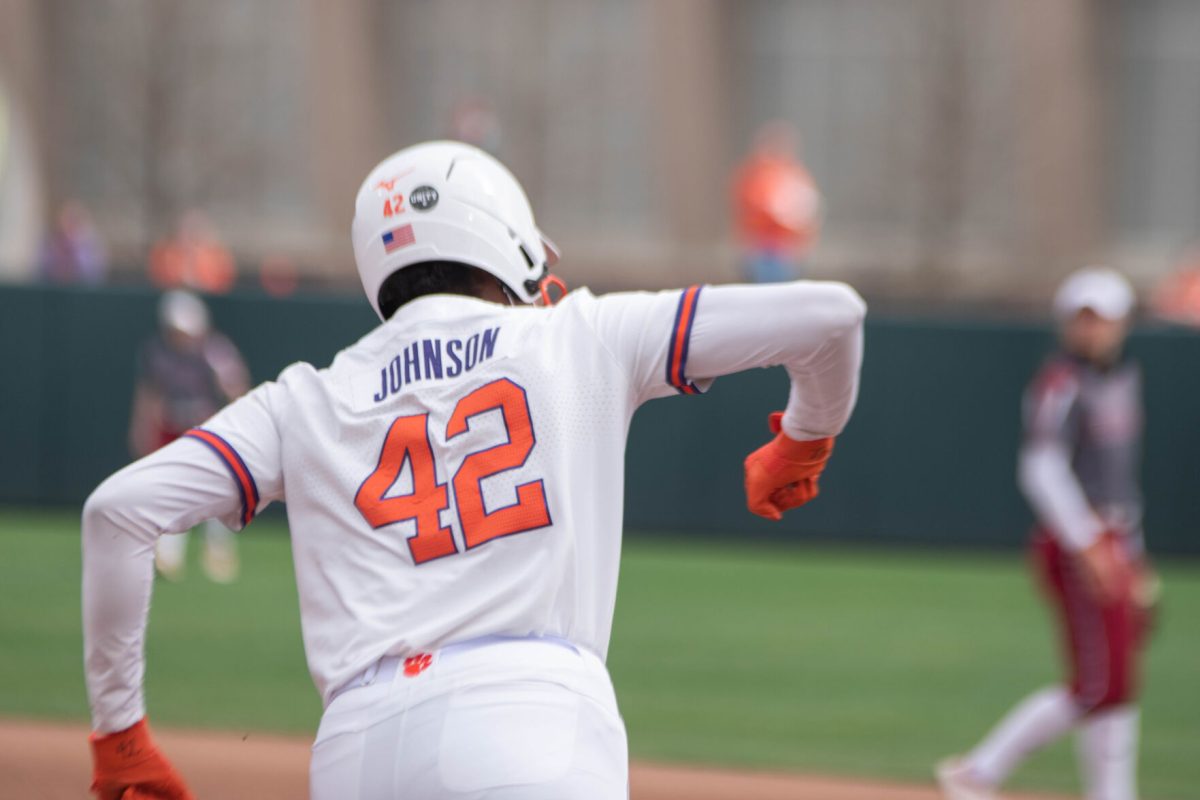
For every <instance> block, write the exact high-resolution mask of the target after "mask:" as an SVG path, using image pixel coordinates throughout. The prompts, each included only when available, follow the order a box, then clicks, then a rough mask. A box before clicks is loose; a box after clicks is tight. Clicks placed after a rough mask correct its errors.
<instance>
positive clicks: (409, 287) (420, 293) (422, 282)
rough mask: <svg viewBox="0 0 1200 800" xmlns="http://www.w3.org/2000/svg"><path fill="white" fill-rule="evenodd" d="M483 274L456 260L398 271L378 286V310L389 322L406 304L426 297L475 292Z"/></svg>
mask: <svg viewBox="0 0 1200 800" xmlns="http://www.w3.org/2000/svg"><path fill="white" fill-rule="evenodd" d="M486 276H487V273H486V272H483V271H482V270H478V269H476V268H475V267H469V266H467V265H466V264H460V263H458V262H456V261H425V262H423V263H420V264H413V265H412V266H408V267H405V268H404V269H398V270H396V271H395V272H393V273H392V274H391V275H389V276H388V277H387V280H385V281H384V282H383V285H382V286H380V287H379V311H380V313H381V314H383V318H384V319H391V318H392V315H393V314H395V313H396V310H397V309H399V308H400V307H401V306H402V305H404V304H405V303H407V302H409V301H411V300H416V299H417V298H418V297H424V296H425V295H427V294H465V295H470V296H474V295H475V294H477V293H478V290H479V284H480V282H481V281H482V280H483V279H484V278H485V277H486Z"/></svg>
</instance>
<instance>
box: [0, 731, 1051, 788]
mask: <svg viewBox="0 0 1200 800" xmlns="http://www.w3.org/2000/svg"><path fill="white" fill-rule="evenodd" d="M155 736H156V737H157V738H158V740H159V741H160V742H161V743H162V745H163V748H164V749H165V750H167V751H168V752H169V753H170V754H171V758H172V759H173V760H174V761H175V763H176V765H177V766H178V767H179V769H180V770H181V771H182V772H183V774H184V775H185V776H187V778H188V781H189V782H190V783H191V786H192V789H193V790H195V792H196V794H197V796H198V797H201V798H221V799H222V800H269V799H270V798H303V797H306V796H307V794H308V754H309V742H308V741H307V740H304V739H298V738H289V737H282V736H269V735H265V734H257V733H252V734H240V733H217V732H211V731H205V732H196V731H176V730H157V729H156V731H155ZM86 737H87V730H86V729H85V728H83V727H81V726H78V725H66V724H56V723H46V722H24V721H6V720H0V800H6V799H7V798H12V799H13V800H16V798H21V800H28V798H38V799H39V800H60V798H63V799H65V798H71V800H76V798H82V797H84V796H85V789H86V787H87V783H88V777H89V776H88V772H89V769H90V767H89V763H88V754H87V745H86ZM631 783H632V792H631V794H632V797H633V799H634V800H675V799H676V798H680V800H682V799H683V798H687V800H743V799H744V798H755V800H939V798H940V797H941V795H940V794H939V793H938V792H937V791H936V790H935V789H933V788H931V787H929V786H914V785H903V784H891V783H879V782H868V781H858V780H849V779H842V778H823V777H814V776H808V775H790V774H784V773H756V772H737V771H732V770H716V769H707V768H695V767H681V766H664V765H658V764H634V766H633V768H632V772H631ZM1011 798H1012V800H1018V798H1020V800H1052V798H1050V797H1049V796H1045V795H1043V796H1039V797H1037V798H1034V797H1033V796H1030V795H1019V796H1018V795H1012V796H1011Z"/></svg>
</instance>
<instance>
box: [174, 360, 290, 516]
mask: <svg viewBox="0 0 1200 800" xmlns="http://www.w3.org/2000/svg"><path fill="white" fill-rule="evenodd" d="M281 391H282V389H281V387H280V386H279V384H276V383H264V384H262V385H261V386H259V387H258V388H256V389H254V390H253V391H251V392H249V393H247V394H246V395H245V396H243V397H240V398H238V399H237V400H235V401H233V402H232V403H230V404H229V405H228V406H226V407H225V408H224V409H222V410H221V411H219V412H217V413H216V414H215V415H214V416H213V417H211V418H209V419H208V421H206V422H204V423H203V424H202V425H200V426H199V427H196V428H193V429H191V430H190V431H188V432H187V433H185V434H184V435H183V437H182V438H184V439H185V440H188V441H190V442H193V443H195V444H194V446H197V447H200V448H203V449H204V450H205V451H207V453H208V454H210V455H209V456H208V457H211V458H215V459H216V460H217V461H219V462H220V464H221V465H222V466H223V467H224V469H225V471H226V473H227V474H228V476H229V479H230V482H231V485H232V487H233V489H234V490H235V492H236V495H237V498H238V501H239V502H238V507H237V509H236V511H234V512H231V513H229V514H227V515H225V516H224V517H221V521H222V522H223V523H225V525H226V526H228V527H229V528H232V529H233V530H240V529H242V528H244V527H245V526H246V525H249V524H250V522H251V520H253V519H254V517H255V515H257V514H258V512H259V511H261V510H262V509H264V508H266V507H267V506H268V505H269V504H270V503H271V501H273V500H279V499H282V497H283V464H282V442H281V440H280V434H279V431H280V421H279V415H280V409H279V405H280V404H281V400H280V397H279V395H280V393H281Z"/></svg>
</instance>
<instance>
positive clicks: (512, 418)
mask: <svg viewBox="0 0 1200 800" xmlns="http://www.w3.org/2000/svg"><path fill="white" fill-rule="evenodd" d="M353 238H354V249H355V256H356V260H357V262H358V267H359V271H360V273H361V277H362V281H363V286H364V288H365V290H366V293H367V297H368V298H369V300H370V302H371V304H372V306H373V307H374V308H375V310H376V311H377V312H378V313H379V314H380V317H381V319H383V320H384V321H383V324H381V325H380V326H379V327H378V328H376V329H375V330H373V331H372V332H371V333H369V334H367V335H366V336H365V337H363V338H362V339H361V340H360V341H358V342H357V343H354V344H352V345H350V346H349V347H347V348H346V349H345V350H343V351H342V352H341V353H339V354H338V356H337V357H336V358H335V359H334V361H333V363H332V364H331V365H330V366H329V367H328V368H325V369H316V368H314V367H312V366H310V365H308V364H304V363H300V364H294V365H292V366H291V367H288V368H287V369H285V370H284V371H283V373H282V374H281V375H280V376H279V379H278V380H276V381H274V382H270V383H265V384H263V385H261V386H259V387H258V388H257V389H255V390H253V391H252V392H250V393H249V394H248V395H246V396H245V397H243V398H242V399H240V400H238V401H236V402H235V403H233V404H231V405H230V406H228V407H227V408H226V409H224V410H223V411H221V412H220V413H218V414H217V415H216V416H214V417H213V418H212V419H210V420H209V421H207V422H206V423H204V425H202V426H201V427H199V428H197V429H195V430H193V431H191V432H189V433H188V434H187V435H186V436H184V437H183V438H181V439H180V440H179V441H177V442H174V443H172V444H170V445H168V446H167V447H164V448H163V449H161V450H159V451H158V452H156V453H154V454H153V455H150V456H148V457H147V458H144V459H142V460H140V461H138V462H136V463H134V464H132V465H130V466H129V467H126V468H125V469H123V470H121V471H120V472H118V473H117V474H115V475H114V476H112V477H111V478H109V479H108V480H107V481H105V482H104V483H103V484H102V485H101V486H100V487H99V488H98V489H97V490H96V491H95V492H94V493H93V495H92V496H91V498H89V500H88V502H87V504H86V506H85V508H84V513H83V539H84V575H83V593H84V623H85V650H86V667H87V669H86V672H87V685H88V693H89V697H90V700H91V708H92V715H93V727H94V730H95V733H94V734H93V737H92V739H93V751H94V756H95V767H96V769H95V776H94V777H95V782H94V784H93V788H94V789H95V790H96V791H97V792H99V793H100V795H101V797H118V796H120V795H119V791H121V790H123V787H125V786H140V787H158V788H157V789H156V791H159V792H160V794H158V795H154V796H163V797H189V796H190V795H189V794H188V793H187V789H186V788H185V786H184V784H183V781H182V779H181V778H180V777H179V776H178V775H177V774H176V773H175V772H174V770H173V769H172V768H171V767H170V765H169V763H168V762H167V761H166V759H165V758H164V757H163V756H162V754H161V753H159V752H158V751H157V749H156V748H155V747H154V745H153V741H152V739H151V738H150V735H149V732H148V729H147V728H146V723H145V720H144V717H145V708H144V703H143V695H142V669H143V656H142V651H143V637H144V631H145V624H146V613H147V609H148V605H149V599H150V592H151V584H152V577H153V549H154V542H155V540H156V538H157V537H158V536H159V535H161V534H164V533H168V532H172V531H180V530H186V529H187V528H189V527H190V526H192V525H194V524H196V523H197V522H199V521H201V520H204V519H208V518H213V517H215V518H219V519H221V520H223V521H225V522H226V523H227V524H228V525H230V526H231V527H234V528H241V527H243V526H245V525H246V524H248V523H249V522H250V521H251V520H252V519H253V518H254V516H255V514H256V513H258V512H259V511H261V510H262V509H263V508H264V507H265V506H266V505H267V504H269V503H270V502H271V501H273V500H286V501H287V511H288V521H289V526H290V529H291V536H292V546H293V553H294V557H295V568H296V580H297V584H298V588H299V597H300V611H301V624H302V627H303V634H304V644H305V650H306V654H307V658H308V664H309V669H310V671H311V673H312V677H313V680H314V682H315V683H316V686H317V689H318V691H319V692H320V693H321V696H322V699H323V701H324V704H325V712H324V716H323V718H322V721H321V725H320V730H319V732H318V734H317V739H316V744H315V746H314V751H313V759H312V776H311V785H312V796H313V797H314V798H317V800H322V799H323V798H339V800H343V799H345V798H399V797H406V798H407V797H411V798H510V797H511V798H517V797H519V798H557V799H559V800H561V799H562V798H620V797H625V796H626V794H627V754H626V740H625V730H624V726H623V724H622V721H621V718H620V716H619V714H618V712H617V704H616V700H615V698H614V695H613V689H612V685H611V683H610V681H609V678H608V674H607V672H606V670H605V667H604V658H605V654H606V651H607V649H608V642H609V633H610V628H611V625H612V616H613V606H614V602H615V599H616V587H617V568H618V563H619V560H620V546H621V520H622V485H623V480H624V458H625V438H626V435H627V433H628V430H629V423H630V419H631V418H632V415H633V412H634V411H635V410H636V409H637V408H638V406H640V405H641V404H642V403H644V402H646V401H647V400H650V399H652V398H656V397H666V396H669V395H675V394H694V393H697V392H700V391H703V390H704V389H705V388H706V387H707V386H708V384H709V383H710V382H711V381H712V379H713V378H716V377H718V376H720V375H726V374H729V373H732V372H737V371H740V370H744V369H748V368H750V367H765V366H772V365H783V366H784V367H786V369H787V370H788V373H789V374H790V376H791V379H792V390H791V394H790V397H789V398H788V402H787V409H786V411H785V412H784V414H783V415H782V417H781V418H776V419H775V420H773V425H774V426H775V429H776V430H777V431H778V435H777V436H776V438H775V440H774V441H772V442H771V443H769V444H768V445H766V446H765V447H763V448H761V449H760V450H759V451H756V453H754V454H752V455H751V457H750V458H748V459H747V492H748V495H749V497H748V500H749V503H750V506H751V510H752V511H755V513H759V514H762V515H764V516H769V517H773V518H778V516H779V514H780V513H781V512H782V511H783V510H785V509H787V508H790V507H793V506H795V505H799V504H801V503H803V502H806V501H807V500H808V499H811V497H812V496H814V495H815V494H816V480H817V476H818V475H819V473H820V471H821V469H822V468H823V466H824V463H825V459H826V458H827V457H828V454H829V451H830V447H831V445H832V437H833V436H834V435H836V434H837V433H839V432H840V431H841V429H842V427H843V425H844V424H845V423H846V420H847V418H848V417H849V415H850V412H851V409H852V408H853V406H854V401H855V397H856V394H857V388H858V373H859V364H860V361H861V357H862V320H863V315H864V313H865V308H864V305H863V303H862V301H861V299H860V298H859V297H858V295H857V294H856V293H855V292H854V291H853V290H852V289H850V288H849V287H847V286H844V285H842V284H835V283H814V282H800V283H793V284H785V285H775V286H767V287H743V286H729V287H705V288H701V287H693V288H691V289H687V290H683V291H668V292H660V293H627V294H613V295H607V296H603V297H594V296H593V295H591V294H590V293H589V292H587V291H586V290H580V291H577V292H573V293H571V294H569V295H567V296H566V297H565V298H564V299H563V300H562V301H561V302H559V303H558V304H557V305H553V306H550V305H548V304H544V305H538V304H537V299H538V295H539V290H541V292H542V293H543V294H544V291H545V288H544V286H545V283H544V282H545V280H546V279H547V276H548V275H549V272H548V268H549V266H550V263H551V261H552V259H553V258H554V257H555V256H554V254H553V251H552V248H551V247H550V246H549V245H548V243H546V241H545V240H544V238H543V237H542V235H541V234H540V232H539V231H538V230H537V228H536V227H535V226H534V220H533V216H532V212H531V211H530V208H529V205H528V201H527V200H526V198H525V195H524V193H523V191H522V189H521V187H520V185H519V184H518V183H517V181H516V179H515V178H514V177H513V176H512V175H511V174H510V173H509V172H508V171H507V170H506V169H505V168H504V167H503V166H502V165H501V164H500V163H499V162H497V161H496V160H495V159H493V158H491V157H490V156H488V155H486V154H485V153H483V152H482V151H479V150H477V149H475V148H472V147H468V146H466V145H462V144H458V143H451V142H434V143H427V144H423V145H418V146H416V147H412V148H409V149H406V150H402V151H400V152H399V153H396V154H395V155H393V156H392V157H390V158H388V159H387V160H385V161H384V162H383V163H381V164H380V165H379V166H378V167H376V168H375V170H373V171H372V172H371V174H370V175H369V176H368V177H367V179H366V181H365V182H364V183H363V185H362V188H361V190H360V191H359V194H358V199H357V206H356V217H355V221H354V229H353ZM314 324H320V323H319V320H314ZM697 435H703V433H702V432H700V431H698V432H697ZM133 751H137V752H138V753H139V755H138V756H137V757H131V756H129V755H128V754H129V753H130V752H133ZM123 754H124V755H123ZM106 792H107V794H106Z"/></svg>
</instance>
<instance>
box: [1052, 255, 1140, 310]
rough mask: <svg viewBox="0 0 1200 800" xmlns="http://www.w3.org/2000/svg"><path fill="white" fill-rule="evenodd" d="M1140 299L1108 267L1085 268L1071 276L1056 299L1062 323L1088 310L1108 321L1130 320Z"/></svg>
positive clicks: (1122, 276)
mask: <svg viewBox="0 0 1200 800" xmlns="http://www.w3.org/2000/svg"><path fill="white" fill-rule="evenodd" d="M1136 302H1137V298H1136V296H1135V295H1134V293H1133V287H1132V286H1130V285H1129V281H1128V280H1126V279H1125V276H1124V275H1122V274H1121V273H1119V272H1117V271H1116V270H1114V269H1109V268H1107V267H1085V268H1083V269H1081V270H1077V271H1076V272H1072V273H1071V274H1070V275H1069V276H1067V279H1066V280H1065V281H1063V282H1062V286H1059V287H1058V292H1057V293H1056V294H1055V295H1054V313H1055V315H1057V316H1058V317H1059V319H1066V318H1068V317H1073V316H1075V315H1076V314H1078V313H1079V312H1080V311H1083V310H1084V309H1085V308H1087V309H1091V310H1092V311H1094V312H1096V313H1097V314H1099V315H1100V316H1101V317H1104V318H1105V319H1107V320H1113V321H1116V320H1120V319H1125V317H1127V316H1129V314H1130V312H1132V311H1133V306H1134V304H1135V303H1136Z"/></svg>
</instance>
